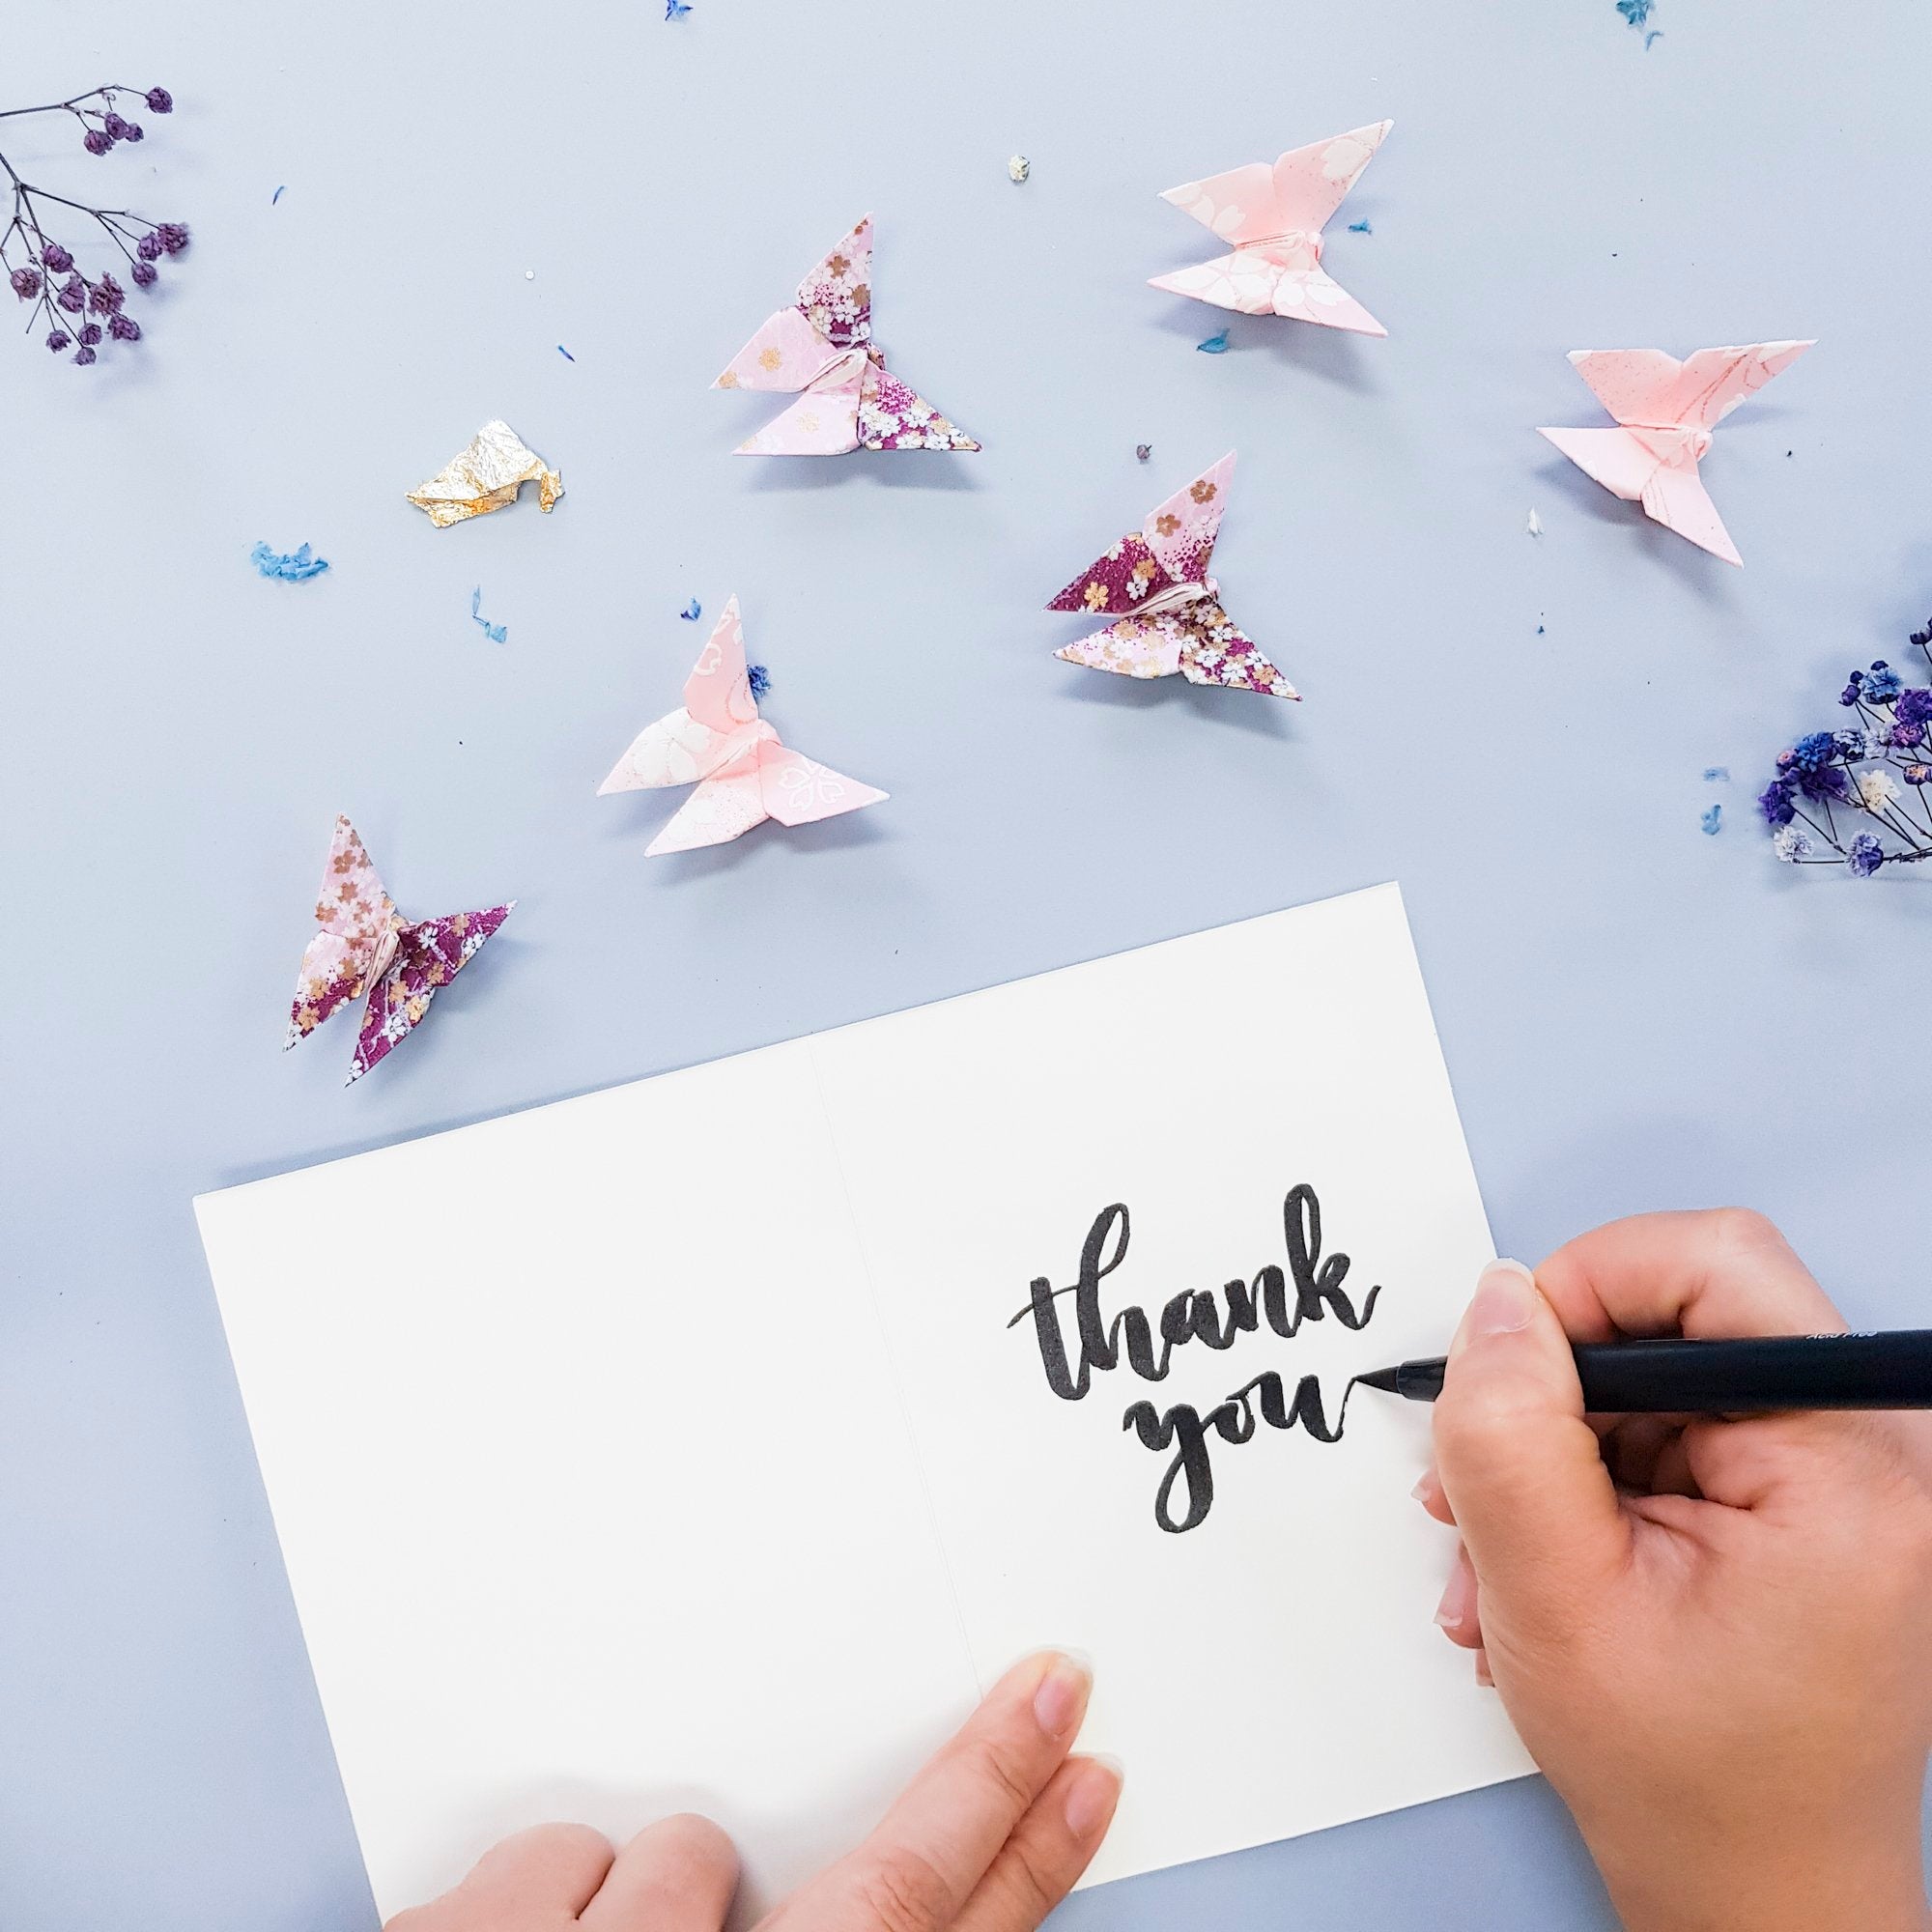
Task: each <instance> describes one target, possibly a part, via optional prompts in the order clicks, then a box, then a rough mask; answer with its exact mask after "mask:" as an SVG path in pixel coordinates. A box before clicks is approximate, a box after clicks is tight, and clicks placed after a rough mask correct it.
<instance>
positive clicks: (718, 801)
mask: <svg viewBox="0 0 1932 1932" xmlns="http://www.w3.org/2000/svg"><path fill="white" fill-rule="evenodd" d="M755 728H756V729H757V730H758V731H759V732H760V733H761V734H763V735H766V736H769V735H770V734H771V726H770V725H758V726H757V727H755ZM757 753H758V747H757V745H756V744H755V743H754V744H752V745H748V746H746V747H745V749H744V750H743V751H741V752H740V753H738V755H737V756H736V757H734V758H733V759H732V760H731V762H730V763H729V764H728V765H726V766H725V768H724V770H723V771H720V772H716V773H714V774H713V775H712V776H711V777H710V778H708V779H705V780H703V781H700V783H699V784H698V787H697V789H696V791H695V792H693V793H692V794H691V796H690V797H689V798H688V799H686V800H685V802H684V803H683V804H682V805H681V806H679V807H678V809H677V810H675V811H674V812H673V813H672V814H671V816H670V819H669V821H668V823H667V824H666V826H665V828H664V830H663V831H662V832H660V833H659V834H658V836H657V837H656V838H653V839H652V840H651V842H650V843H649V844H648V845H646V846H645V847H644V856H645V858H647V859H655V858H657V857H658V856H659V855H660V854H662V853H665V852H691V851H695V850H696V848H697V847H698V846H700V845H723V844H724V843H725V841H726V840H727V839H731V838H740V837H741V836H742V835H743V834H745V833H747V832H749V831H751V829H752V827H753V826H754V825H759V824H762V823H763V822H764V819H765V816H766V813H765V807H764V799H763V795H762V793H761V791H760V789H759V785H758V755H757Z"/></svg>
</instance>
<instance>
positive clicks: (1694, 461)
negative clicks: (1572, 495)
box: [1539, 342, 1812, 563]
mask: <svg viewBox="0 0 1932 1932" xmlns="http://www.w3.org/2000/svg"><path fill="white" fill-rule="evenodd" d="M1811 346H1812V345H1811V344H1810V343H1809V342H1753V343H1749V344H1747V345H1746V346H1745V347H1743V348H1739V349H1700V350H1698V352H1697V353H1696V355H1689V356H1686V357H1685V359H1684V360H1683V361H1682V362H1680V361H1678V359H1677V358H1676V357H1675V356H1674V355H1665V354H1664V353H1663V351H1662V350H1661V349H1573V350H1572V351H1571V352H1570V360H1571V362H1572V363H1573V364H1574V365H1575V367H1576V370H1577V374H1578V375H1579V376H1581V377H1582V379H1583V380H1584V382H1586V383H1587V384H1589V385H1590V387H1591V388H1592V389H1594V390H1595V391H1596V395H1597V400H1598V401H1599V402H1600V403H1602V404H1603V406H1604V407H1605V409H1606V410H1608V411H1609V412H1610V414H1611V415H1613V416H1614V417H1615V418H1616V420H1617V425H1618V426H1617V427H1616V428H1615V429H1546V430H1543V431H1541V432H1539V433H1540V434H1541V435H1543V436H1547V437H1548V439H1549V440H1550V441H1551V442H1553V443H1554V444H1555V445H1556V447H1557V448H1558V449H1560V450H1561V451H1562V452H1563V454H1564V455H1565V456H1567V457H1568V458H1569V459H1570V461H1571V462H1572V463H1574V464H1576V466H1577V469H1581V470H1582V471H1583V472H1584V474H1585V475H1588V476H1594V477H1595V478H1596V480H1597V481H1598V482H1599V483H1601V484H1602V485H1603V486H1604V487H1605V489H1606V490H1609V491H1612V492H1614V494H1615V495H1617V496H1619V497H1622V498H1623V499H1624V500H1625V501H1626V502H1629V503H1641V504H1642V505H1643V508H1644V514H1645V515H1646V516H1648V517H1650V518H1653V519H1654V520H1655V521H1656V522H1658V523H1660V524H1662V526H1664V528H1666V529H1671V530H1675V531H1676V532H1677V533H1678V535H1679V536H1685V537H1689V538H1690V541H1691V542H1692V543H1693V544H1696V545H1698V546H1699V547H1700V548H1701V549H1704V550H1707V551H1709V552H1710V553H1711V554H1713V555H1714V556H1720V557H1722V558H1723V559H1724V561H1725V562H1726V563H1742V562H1743V561H1744V558H1743V557H1741V556H1740V555H1739V554H1738V551H1737V546H1736V545H1735V544H1734V543H1732V541H1731V537H1730V532H1729V531H1728V530H1726V529H1725V528H1724V526H1723V521H1722V519H1721V518H1720V517H1719V515H1718V507H1717V505H1716V504H1715V503H1713V502H1712V501H1711V498H1710V496H1709V494H1708V493H1707V492H1706V490H1705V488H1704V483H1703V479H1702V478H1701V477H1700V476H1699V475H1698V474H1697V465H1698V462H1699V461H1700V459H1701V458H1702V457H1703V455H1704V452H1705V451H1706V450H1708V449H1709V448H1710V446H1711V432H1712V430H1713V429H1715V428H1716V427H1717V425H1718V423H1719V421H1720V420H1721V419H1722V418H1723V417H1725V416H1727V415H1728V414H1729V413H1730V412H1732V411H1733V410H1734V409H1736V408H1737V406H1738V405H1739V404H1740V403H1741V402H1743V401H1744V399H1745V398H1746V397H1747V396H1748V395H1749V394H1750V393H1751V392H1752V390H1754V389H1761V388H1763V387H1764V385H1765V384H1767V383H1768V382H1770V381H1771V379H1772V378H1773V377H1774V376H1776V374H1777V373H1778V371H1779V370H1780V369H1788V368H1789V367H1790V366H1791V364H1792V363H1794V362H1795V361H1797V360H1798V358H1799V357H1800V356H1801V355H1804V352H1805V351H1806V350H1807V349H1809V348H1810V347H1811Z"/></svg>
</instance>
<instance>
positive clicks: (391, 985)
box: [285, 815, 517, 1086]
mask: <svg viewBox="0 0 1932 1932" xmlns="http://www.w3.org/2000/svg"><path fill="white" fill-rule="evenodd" d="M516 903H517V902H516V900H515V899H512V900H510V901H509V903H508V904H507V905H499V906H492V907H490V908H489V910H488V911H486V912H459V913H451V914H450V915H449V916H448V917H446V918H443V919H426V920H423V921H421V922H419V923H415V924H412V923H410V922H409V921H408V920H406V919H404V917H403V916H402V914H401V913H399V912H398V911H397V910H396V902H395V900H393V899H392V898H391V897H390V896H389V895H388V894H387V893H386V892H384V889H383V881H382V880H381V879H380V878H379V877H378V876H377V873H376V868H375V867H374V866H372V865H371V864H370V863H369V855H368V853H367V852H366V851H364V850H363V849H362V841H361V839H360V838H357V837H356V834H355V826H353V825H351V824H350V822H349V821H348V819H347V818H344V817H341V816H339V815H338V817H337V818H336V821H335V837H334V838H333V839H332V840H331V841H330V842H329V847H328V866H327V870H326V871H324V873H323V875H322V891H321V892H320V893H319V894H318V895H316V902H315V917H316V923H317V924H318V925H320V926H321V928H322V930H321V931H320V932H318V933H317V934H316V935H315V937H314V938H313V939H311V940H310V941H309V943H308V948H307V950H306V951H305V952H303V953H302V963H301V975H300V977H299V978H298V980H297V981H296V997H295V1005H294V1006H293V1007H292V1008H291V1009H290V1012H289V1037H288V1039H287V1041H286V1042H285V1044H286V1045H288V1046H293V1045H295V1043H296V1041H297V1040H298V1039H305V1038H306V1037H308V1036H309V1035H310V1034H312V1033H313V1032H314V1031H315V1030H316V1028H317V1027H319V1026H320V1025H321V1024H322V1023H323V1021H324V1020H326V1019H327V1018H328V1016H329V1015H330V1014H331V1013H332V1012H334V1011H335V1009H337V1008H338V1007H340V1006H342V1005H344V1004H345V1003H346V1002H347V1001H350V1000H354V999H356V998H359V997H360V995H361V994H362V992H363V991H364V989H365V988H366V989H367V991H368V994H369V1004H368V1006H367V1007H366V1008H365V1009H364V1010H363V1014H362V1031H361V1033H360V1034H359V1035H357V1037H356V1040H355V1059H354V1060H352V1061H351V1062H350V1064H349V1079H348V1080H347V1081H346V1082H344V1085H346V1086H347V1085H353V1084H354V1083H355V1081H357V1080H359V1079H360V1078H361V1077H362V1076H363V1074H365V1073H367V1072H368V1070H369V1069H370V1067H372V1066H374V1065H375V1064H376V1063H377V1061H379V1060H381V1059H382V1058H383V1056H384V1054H385V1053H387V1052H388V1051H389V1049H390V1048H391V1047H392V1046H395V1045H396V1044H397V1043H398V1042H399V1041H401V1040H402V1039H403V1038H404V1037H405V1036H406V1035H407V1034H408V1033H409V1032H410V1029H411V1028H412V1027H413V1026H414V1025H415V1023H416V1022H417V1021H418V1020H419V1019H421V1018H422V1016H423V1014H424V1013H426V1012H427V1011H428V1010H429V1003H430V1001H431V1000H433V999H434V998H435V997H436V992H437V988H438V987H439V986H446V985H448V984H449V982H450V980H453V979H454V978H455V977H456V975H457V974H458V973H460V972H461V971H462V970H463V968H464V967H465V966H467V965H468V964H469V961H470V960H471V959H473V958H474V957H475V956H476V954H477V953H478V952H480V951H481V950H482V947H483V942H484V941H485V940H486V939H488V938H489V937H490V935H491V934H492V933H493V932H495V931H496V930H497V927H498V926H499V925H501V924H502V923H503V922H504V921H505V920H506V919H508V918H509V916H510V913H511V911H512V909H513V908H514V907H515V905H516Z"/></svg>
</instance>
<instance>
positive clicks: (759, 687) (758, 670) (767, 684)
mask: <svg viewBox="0 0 1932 1932" xmlns="http://www.w3.org/2000/svg"><path fill="white" fill-rule="evenodd" d="M745 682H746V683H747V684H749V685H750V686H751V687H752V696H753V697H754V698H757V697H762V696H764V695H765V693H766V692H768V691H769V690H770V689H771V688H772V674H771V672H770V671H768V670H767V669H766V668H764V666H763V665H747V666H746V667H745Z"/></svg>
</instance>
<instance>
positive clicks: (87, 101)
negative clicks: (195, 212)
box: [0, 86, 188, 368]
mask: <svg viewBox="0 0 1932 1932" xmlns="http://www.w3.org/2000/svg"><path fill="white" fill-rule="evenodd" d="M129 101H139V102H141V103H142V104H143V105H144V106H145V107H146V108H147V110H148V112H149V113H150V114H172V113H173V112H174V109H175V101H174V96H173V95H171V94H170V93H169V92H168V91H167V89H166V88H165V87H145V88H144V87H119V86H115V87H96V88H91V89H89V91H88V92H87V93H85V94H76V95H74V96H73V97H72V98H71V99H68V100H51V101H47V102H45V103H44V104H43V105H42V106H39V107H8V108H0V121H11V120H14V119H16V118H18V117H20V116H22V115H28V114H68V115H71V116H72V118H73V120H74V122H75V124H76V125H77V126H78V127H79V128H80V130H81V146H82V147H84V148H85V149H86V150H87V152H88V153H89V154H90V155H106V154H111V153H112V152H113V151H114V149H115V148H117V147H119V146H120V145H121V143H122V142H124V141H126V142H129V143H133V142H137V141H140V140H141V139H142V138H143V129H142V127H141V124H140V123H139V122H138V121H129V120H128V118H127V117H126V116H125V115H124V114H123V113H122V112H121V108H122V106H123V105H124V104H126V103H128V102H129ZM0 169H4V170H5V171H6V175H7V179H8V181H10V182H11V183H12V184H13V189H14V206H13V211H12V219H11V220H9V221H8V223H7V226H6V229H5V231H4V232H0V274H4V275H5V276H6V277H7V281H8V284H9V286H10V287H11V288H12V289H13V291H14V295H15V296H17V297H18V298H20V300H21V301H23V302H31V303H32V304H33V307H32V309H31V310H30V311H29V312H28V316H27V327H28V328H29V329H30V330H31V329H34V328H38V327H40V326H41V325H42V324H43V322H44V323H45V325H46V330H47V333H46V345H47V347H48V348H49V349H50V350H52V351H53V353H54V354H55V355H62V354H63V353H64V352H66V351H67V350H69V349H71V350H72V351H73V352H74V353H73V355H72V358H71V359H72V360H73V361H75V362H77V363H78V364H79V365H80V366H81V367H82V368H86V367H87V365H88V364H89V363H91V362H94V361H96V360H97V359H98V358H99V351H100V348H101V346H102V345H103V344H104V343H106V342H138V341H140V339H141V325H140V324H139V323H138V322H136V321H135V320H134V318H133V317H132V316H130V315H128V314H127V313H126V305H127V300H128V291H127V290H126V289H124V288H123V287H122V286H121V284H120V282H118V281H117V280H116V279H115V277H114V275H113V273H112V272H111V270H102V271H101V272H100V273H99V275H90V274H88V273H87V272H86V271H85V270H81V269H77V268H76V267H75V266H74V258H73V252H72V250H71V249H70V248H67V247H66V246H64V245H63V244H62V243H61V242H59V241H55V240H54V239H53V237H52V236H51V235H49V234H48V233H47V229H48V227H49V226H51V225H52V224H53V223H54V222H55V221H56V219H57V218H58V217H56V216H54V215H53V214H51V213H48V212H47V209H48V205H49V204H52V205H54V206H58V207H60V208H69V209H72V210H73V211H74V212H75V213H78V214H84V215H86V216H87V217H88V219H89V220H91V221H95V222H98V223H99V226H100V228H101V229H102V231H103V232H104V233H105V234H106V236H107V239H108V240H109V241H112V242H113V244H114V245H115V247H117V248H118V249H119V250H120V251H121V253H122V255H123V256H124V257H125V258H126V262H127V273H128V279H129V280H130V281H131V282H132V283H133V284H134V286H135V287H136V288H137V289H151V288H153V287H154V285H155V283H156V281H157V280H158V279H159V278H160V264H161V263H162V261H164V260H165V259H166V258H168V257H169V256H173V255H179V254H180V253H181V252H182V250H183V249H184V248H185V247H186V246H187V242H188V234H187V229H186V227H185V224H184V223H182V222H179V221H150V220H148V218H147V217H146V216H145V215H140V214H134V213H129V212H128V210H127V209H125V208H90V207H88V206H87V205H86V204H85V203H83V202H78V201H70V200H69V199H68V197H67V196H66V195H64V194H54V193H51V192H50V191H49V190H48V189H46V188H43V187H37V186H36V185H34V184H33V183H32V182H29V181H23V180H22V179H21V177H20V175H19V174H18V173H17V172H16V171H15V169H14V164H13V162H12V161H10V160H9V159H8V158H7V156H5V155H4V154H0ZM116 266H117V267H118V266H119V265H118V264H117V265H116Z"/></svg>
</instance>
